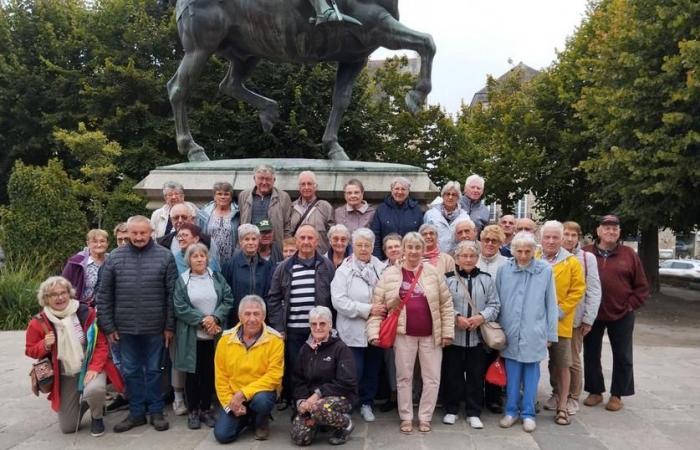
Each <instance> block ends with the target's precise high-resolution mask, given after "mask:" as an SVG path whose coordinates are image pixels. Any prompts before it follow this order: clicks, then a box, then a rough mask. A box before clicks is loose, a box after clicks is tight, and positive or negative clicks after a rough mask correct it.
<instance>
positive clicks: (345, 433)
mask: <svg viewBox="0 0 700 450" xmlns="http://www.w3.org/2000/svg"><path fill="white" fill-rule="evenodd" d="M354 429H355V425H354V424H353V423H352V419H350V422H348V426H347V427H345V428H343V429H342V430H335V431H334V432H333V435H332V436H331V437H329V438H328V443H329V444H331V445H343V444H345V442H347V440H348V437H349V436H350V433H352V430H354Z"/></svg>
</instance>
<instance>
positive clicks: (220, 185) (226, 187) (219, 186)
mask: <svg viewBox="0 0 700 450" xmlns="http://www.w3.org/2000/svg"><path fill="white" fill-rule="evenodd" d="M211 191H212V193H213V194H216V193H217V192H219V191H223V192H230V193H231V197H233V185H232V184H231V183H229V182H228V181H217V182H216V183H214V186H213V187H212V188H211Z"/></svg>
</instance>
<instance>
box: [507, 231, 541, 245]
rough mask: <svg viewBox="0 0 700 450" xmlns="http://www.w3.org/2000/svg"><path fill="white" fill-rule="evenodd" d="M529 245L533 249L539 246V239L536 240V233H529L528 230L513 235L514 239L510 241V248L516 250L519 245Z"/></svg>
mask: <svg viewBox="0 0 700 450" xmlns="http://www.w3.org/2000/svg"><path fill="white" fill-rule="evenodd" d="M522 246H529V247H532V248H533V249H536V248H537V241H536V240H535V235H534V234H532V233H528V232H527V231H519V232H517V233H515V236H513V240H512V241H511V242H510V248H511V249H513V250H515V249H516V248H518V247H522Z"/></svg>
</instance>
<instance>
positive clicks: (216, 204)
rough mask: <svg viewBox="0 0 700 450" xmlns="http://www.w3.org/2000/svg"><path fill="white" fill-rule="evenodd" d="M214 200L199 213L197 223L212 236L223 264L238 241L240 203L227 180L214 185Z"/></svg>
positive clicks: (213, 243)
mask: <svg viewBox="0 0 700 450" xmlns="http://www.w3.org/2000/svg"><path fill="white" fill-rule="evenodd" d="M212 191H213V195H214V200H213V201H211V202H209V203H207V204H206V205H204V207H203V208H202V209H200V210H199V213H198V214H197V225H199V227H200V228H201V229H202V231H204V232H206V234H208V235H209V236H210V237H211V241H212V248H215V249H216V254H215V255H212V259H216V260H217V261H219V262H220V263H221V264H223V263H224V261H227V260H228V259H229V258H230V257H232V256H233V253H234V251H235V250H236V244H237V243H238V236H237V235H236V231H237V230H238V224H239V222H240V217H239V211H238V205H237V204H236V201H235V200H234V199H233V186H232V185H231V183H229V182H226V181H218V182H216V183H214V186H213V187H212Z"/></svg>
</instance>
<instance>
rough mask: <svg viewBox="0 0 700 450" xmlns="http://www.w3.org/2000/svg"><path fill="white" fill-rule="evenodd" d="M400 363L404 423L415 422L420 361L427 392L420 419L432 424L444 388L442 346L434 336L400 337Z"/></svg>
mask: <svg viewBox="0 0 700 450" xmlns="http://www.w3.org/2000/svg"><path fill="white" fill-rule="evenodd" d="M394 355H395V359H394V361H395V363H396V397H397V402H398V406H399V417H400V418H401V420H413V367H414V366H415V364H416V355H418V360H419V361H420V367H421V379H422V380H423V393H422V394H421V397H420V403H419V406H418V420H420V421H422V422H430V421H431V420H432V418H433V411H434V410H435V404H436V403H437V397H438V390H439V389H440V367H441V366H442V347H440V346H436V345H435V343H434V341H433V336H432V335H431V336H425V337H416V336H406V335H402V334H399V335H397V336H396V342H394Z"/></svg>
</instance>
